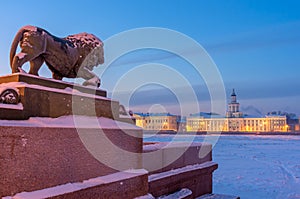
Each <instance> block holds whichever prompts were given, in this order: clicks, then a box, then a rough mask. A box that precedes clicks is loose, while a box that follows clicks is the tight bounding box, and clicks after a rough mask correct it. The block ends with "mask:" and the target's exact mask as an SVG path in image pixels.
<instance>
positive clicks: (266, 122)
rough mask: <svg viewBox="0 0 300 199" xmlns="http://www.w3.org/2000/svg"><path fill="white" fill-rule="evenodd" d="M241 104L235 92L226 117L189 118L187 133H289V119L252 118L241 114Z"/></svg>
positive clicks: (192, 116) (271, 116)
mask: <svg viewBox="0 0 300 199" xmlns="http://www.w3.org/2000/svg"><path fill="white" fill-rule="evenodd" d="M239 106H240V104H239V103H238V102H237V100H236V94H235V91H234V90H233V92H232V94H231V102H230V103H229V104H228V111H227V113H226V117H223V116H220V115H218V114H214V113H203V112H201V113H197V114H191V115H190V117H187V122H186V125H187V126H186V130H187V132H199V131H200V132H201V131H204V132H221V131H222V132H287V131H288V129H289V126H288V125H287V117H286V116H285V115H280V114H268V115H266V116H265V117H251V116H248V115H244V114H243V113H242V112H240V110H239V109H240V107H239Z"/></svg>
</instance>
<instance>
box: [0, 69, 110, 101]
mask: <svg viewBox="0 0 300 199" xmlns="http://www.w3.org/2000/svg"><path fill="white" fill-rule="evenodd" d="M9 82H24V83H27V84H33V85H39V86H44V87H48V88H56V89H66V88H71V89H75V90H78V91H80V92H83V93H88V94H93V95H97V96H102V97H107V93H106V91H105V90H101V89H99V88H96V87H87V86H82V85H79V84H73V83H70V82H66V81H61V80H55V79H52V78H45V77H38V76H35V75H31V74H24V73H13V74H10V75H5V76H1V77H0V84H1V83H9Z"/></svg>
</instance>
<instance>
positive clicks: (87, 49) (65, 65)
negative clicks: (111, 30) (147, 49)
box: [10, 25, 104, 87]
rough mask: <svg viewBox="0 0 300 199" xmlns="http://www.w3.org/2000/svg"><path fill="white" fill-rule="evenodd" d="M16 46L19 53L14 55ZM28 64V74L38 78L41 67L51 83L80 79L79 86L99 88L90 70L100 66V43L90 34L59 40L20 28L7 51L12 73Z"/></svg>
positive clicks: (31, 28) (33, 30)
mask: <svg viewBox="0 0 300 199" xmlns="http://www.w3.org/2000/svg"><path fill="white" fill-rule="evenodd" d="M18 44H20V48H21V51H20V52H19V53H18V54H16V50H17V47H18ZM28 61H29V62H30V70H29V73H30V74H33V75H38V71H39V69H40V67H41V66H42V64H43V63H46V65H47V66H48V67H49V69H50V70H51V72H52V77H53V78H54V79H58V80H61V79H62V78H63V77H67V78H76V77H81V78H83V79H85V80H86V81H85V82H84V83H83V85H93V86H97V87H99V86H100V79H99V77H97V75H95V74H94V73H93V72H92V70H93V68H94V66H98V65H99V64H103V63H104V55H103V42H102V41H101V40H100V39H99V38H97V37H96V36H95V35H93V34H89V33H79V34H75V35H69V36H67V37H65V38H59V37H56V36H54V35H52V34H50V33H49V32H48V31H46V30H44V29H42V28H39V27H35V26H29V25H28V26H24V27H22V28H21V29H20V30H19V31H18V33H17V34H16V36H15V38H14V40H13V42H12V45H11V50H10V65H11V69H12V73H17V72H22V69H21V68H22V65H23V64H24V63H26V62H28Z"/></svg>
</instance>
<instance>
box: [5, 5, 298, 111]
mask: <svg viewBox="0 0 300 199" xmlns="http://www.w3.org/2000/svg"><path fill="white" fill-rule="evenodd" d="M299 11H300V1H297V0H294V1H291V0H285V1H278V0H277V1H276V0H272V1H267V0H266V1H253V0H252V1H251V0H243V1H239V0H235V1H233V0H228V1H215V0H210V1H201V0H198V1H169V0H166V1H158V0H151V1H145V0H142V1H138V0H136V1H85V2H84V1H80V2H76V1H49V2H46V1H30V0H27V1H14V2H9V1H1V3H0V16H1V21H0V27H1V31H0V38H1V39H0V66H1V71H0V75H5V74H9V73H10V67H9V61H8V53H9V48H10V44H11V41H12V39H13V37H14V35H15V33H16V32H17V30H18V29H19V28H20V27H22V26H24V25H26V24H31V25H36V26H40V27H43V28H45V29H47V30H49V31H50V32H51V33H53V34H54V35H57V36H60V37H64V36H66V35H69V34H74V33H79V32H90V33H94V34H95V35H97V36H98V37H99V38H101V39H102V40H105V39H108V38H109V37H111V36H113V35H115V34H117V33H120V32H122V31H126V30H129V29H133V28H142V27H163V28H169V29H172V30H175V31H178V32H181V33H183V34H185V35H187V36H189V37H191V38H193V39H194V40H196V41H197V42H199V43H200V44H201V45H202V46H203V47H204V48H205V50H206V51H207V52H208V53H209V55H210V56H211V58H212V59H213V60H214V62H215V63H216V65H217V67H218V69H219V71H220V73H221V75H222V78H223V81H224V84H225V88H226V92H227V94H230V91H231V89H232V88H235V89H236V91H237V94H238V100H239V101H240V103H241V106H242V110H243V109H244V110H248V111H249V107H255V109H258V110H259V111H261V112H262V113H265V112H268V111H273V110H283V111H288V112H295V113H297V114H300V107H299V105H298V102H299V101H300V90H299V87H300V79H299V74H300V56H299V55H300V53H299V52H300V12H299ZM148 62H158V63H163V64H167V65H169V66H171V67H174V68H175V69H177V70H179V71H182V72H185V73H186V76H187V77H190V82H191V84H192V85H193V86H194V88H195V90H196V91H197V96H198V98H199V100H200V105H201V107H200V109H201V110H203V111H209V94H208V92H207V88H206V87H205V82H203V80H201V77H196V76H194V74H193V71H192V70H191V69H188V68H189V67H188V66H186V65H187V64H186V63H184V61H182V60H180V59H178V58H177V57H176V56H172V55H170V54H169V53H167V52H160V51H146V52H136V53H132V54H129V55H128V56H124V57H122V58H120V60H118V61H117V63H115V64H114V65H113V66H114V67H112V68H111V69H110V71H108V72H107V73H106V74H104V76H103V77H101V78H102V82H103V86H102V88H103V89H107V90H108V91H109V89H110V88H112V85H113V84H114V81H116V80H117V79H118V77H120V76H121V75H122V73H126V70H130V69H131V68H132V67H134V66H136V65H138V64H141V63H148ZM100 67H101V66H100ZM180 67H181V68H180ZM184 67H186V68H184ZM183 68H184V69H183ZM189 73H190V74H189ZM40 75H41V76H50V73H49V71H48V69H47V67H46V66H45V67H43V69H42V71H41V73H40ZM197 78H198V79H197ZM152 89H153V87H152ZM154 90H155V92H146V93H147V94H145V93H144V94H139V93H135V94H134V96H133V97H132V99H131V105H132V106H134V105H136V104H138V105H139V106H140V110H142V111H143V110H144V109H143V108H142V105H143V103H144V104H148V105H145V106H144V107H149V105H150V104H153V103H159V101H158V100H157V99H161V101H162V102H165V103H166V104H168V105H170V104H172V102H174V104H175V107H176V103H177V102H176V99H175V98H176V97H175V98H174V96H172V94H167V93H168V92H164V90H163V89H162V88H159V87H157V88H156V89H154ZM139 95H140V96H143V97H147V100H143V99H142V97H138V96H139ZM151 96H152V98H153V96H158V98H155V99H154V101H151V99H152V98H151ZM120 100H121V99H120ZM167 102H168V103H167ZM170 107H172V106H170ZM173 108H174V106H173ZM170 111H175V112H176V110H174V109H170Z"/></svg>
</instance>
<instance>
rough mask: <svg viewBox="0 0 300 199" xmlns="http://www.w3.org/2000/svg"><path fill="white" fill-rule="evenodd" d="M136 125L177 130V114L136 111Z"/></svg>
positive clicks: (152, 128) (145, 128)
mask: <svg viewBox="0 0 300 199" xmlns="http://www.w3.org/2000/svg"><path fill="white" fill-rule="evenodd" d="M133 117H135V118H136V125H137V126H139V127H142V128H143V129H144V130H151V131H177V129H178V127H177V120H178V116H177V115H172V114H170V113H134V114H133Z"/></svg>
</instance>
